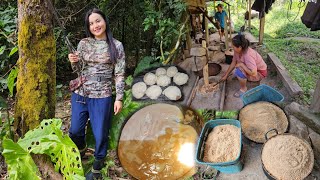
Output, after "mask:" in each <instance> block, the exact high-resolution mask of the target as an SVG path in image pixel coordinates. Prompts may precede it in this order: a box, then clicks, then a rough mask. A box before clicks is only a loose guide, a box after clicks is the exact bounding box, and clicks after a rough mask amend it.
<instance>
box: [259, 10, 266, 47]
mask: <svg viewBox="0 0 320 180" xmlns="http://www.w3.org/2000/svg"><path fill="white" fill-rule="evenodd" d="M265 18H266V16H264V17H263V18H261V19H260V28H259V44H262V43H263V35H264V23H265Z"/></svg>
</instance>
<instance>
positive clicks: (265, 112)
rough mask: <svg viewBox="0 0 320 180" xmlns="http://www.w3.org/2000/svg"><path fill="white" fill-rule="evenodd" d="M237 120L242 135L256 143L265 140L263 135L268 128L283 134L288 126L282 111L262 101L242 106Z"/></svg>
mask: <svg viewBox="0 0 320 180" xmlns="http://www.w3.org/2000/svg"><path fill="white" fill-rule="evenodd" d="M239 120H240V122H241V128H242V131H243V134H244V136H245V137H247V138H248V139H250V140H252V141H254V142H257V143H264V142H266V139H265V137H264V136H265V134H266V133H267V132H268V131H269V130H270V129H276V130H277V131H278V132H279V134H283V133H285V132H286V131H287V129H288V126H289V122H288V118H287V116H286V114H285V113H284V111H283V110H282V109H281V108H279V107H278V106H276V105H274V104H272V103H270V102H264V101H260V102H256V103H252V104H248V105H246V106H245V107H243V108H242V109H241V110H240V113H239Z"/></svg>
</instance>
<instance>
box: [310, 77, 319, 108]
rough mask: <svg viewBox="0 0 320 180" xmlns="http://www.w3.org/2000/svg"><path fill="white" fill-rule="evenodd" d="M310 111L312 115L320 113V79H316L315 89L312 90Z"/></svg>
mask: <svg viewBox="0 0 320 180" xmlns="http://www.w3.org/2000/svg"><path fill="white" fill-rule="evenodd" d="M310 109H311V111H312V112H314V113H320V79H318V82H317V85H316V89H315V90H314V93H313V99H312V102H311V106H310Z"/></svg>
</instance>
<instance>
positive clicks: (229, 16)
mask: <svg viewBox="0 0 320 180" xmlns="http://www.w3.org/2000/svg"><path fill="white" fill-rule="evenodd" d="M228 12H229V15H228V18H229V23H230V24H229V32H230V36H229V38H230V39H231V37H232V32H231V12H230V5H229V4H228ZM227 35H228V34H227Z"/></svg>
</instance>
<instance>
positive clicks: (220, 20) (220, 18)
mask: <svg viewBox="0 0 320 180" xmlns="http://www.w3.org/2000/svg"><path fill="white" fill-rule="evenodd" d="M225 17H227V18H228V15H227V13H226V11H225V10H223V6H222V4H218V5H217V12H216V14H215V15H214V18H215V19H216V23H217V26H218V30H219V35H220V41H221V40H222V37H223V36H224V18H225Z"/></svg>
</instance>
